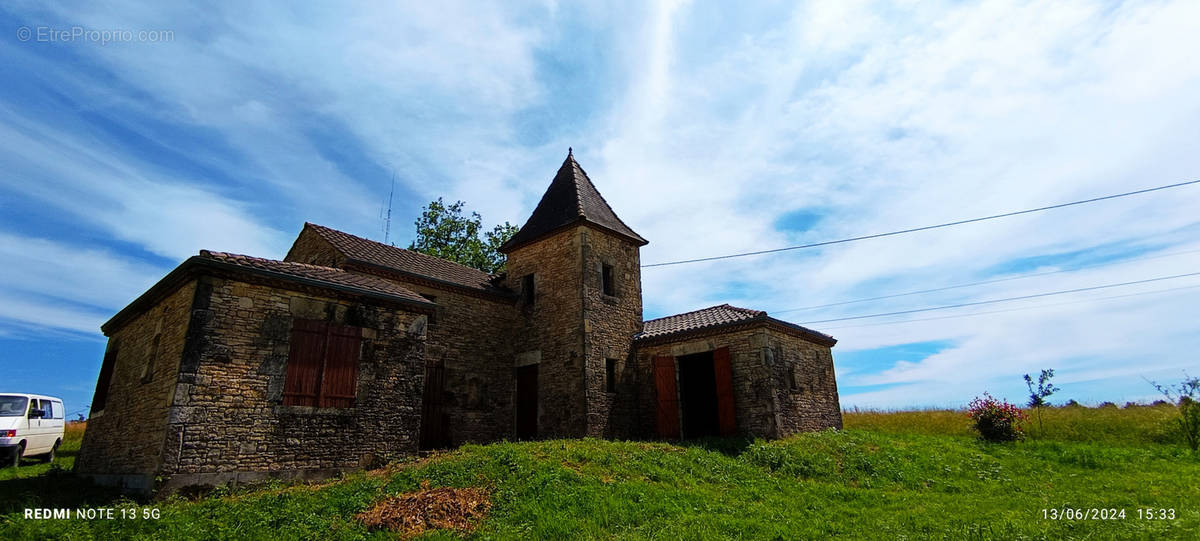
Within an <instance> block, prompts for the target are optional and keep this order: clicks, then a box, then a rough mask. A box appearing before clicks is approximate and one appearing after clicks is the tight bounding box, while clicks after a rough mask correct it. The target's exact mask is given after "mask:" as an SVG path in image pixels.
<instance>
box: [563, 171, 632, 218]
mask: <svg viewBox="0 0 1200 541" xmlns="http://www.w3.org/2000/svg"><path fill="white" fill-rule="evenodd" d="M567 157H568V158H570V159H571V161H572V162H575V166H576V167H578V168H579V172H580V173H582V174H583V178H584V179H586V180H587V182H588V184H591V185H592V191H593V192H596V197H599V198H600V202H601V203H604V206H606V207H608V211H609V212H610V213H611V214H612V216H613V218H616V219H617V222H619V223H620V224H621V225H623V226H625V228H626V229H628V230H630V231H633V228H632V227H629V224H627V223H625V220H622V219H621V216H620V215H618V214H617V211H615V210H613V208H612V205H611V204H609V203H608V199H606V198H605V197H604V194H602V193H600V190H598V189H596V184H595V183H594V182H592V177H589V176H588V174H587V171H586V170H584V168H583V166H582V165H580V164H579V162H578V161H576V160H575V156H573V155H571V153H570V152H567ZM575 191H576V192H578V191H579V184H578V183H576V184H575ZM576 195H577V196H578V197H579V207H580V212H579V213H580V214H581V215H583V216H584V217H585V218H586V217H587V215H586V214H585V213H584V212H583V195H582V194H576Z"/></svg>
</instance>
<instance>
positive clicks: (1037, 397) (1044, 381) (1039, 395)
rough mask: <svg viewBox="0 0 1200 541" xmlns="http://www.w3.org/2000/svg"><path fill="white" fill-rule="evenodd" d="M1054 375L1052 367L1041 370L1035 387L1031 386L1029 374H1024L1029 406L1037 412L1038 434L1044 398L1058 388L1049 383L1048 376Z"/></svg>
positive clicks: (1044, 402)
mask: <svg viewBox="0 0 1200 541" xmlns="http://www.w3.org/2000/svg"><path fill="white" fill-rule="evenodd" d="M1052 377H1054V369H1053V368H1051V369H1048V370H1042V373H1041V375H1039V376H1038V382H1037V389H1034V388H1033V378H1031V377H1029V374H1025V386H1026V387H1029V407H1031V408H1033V411H1034V412H1035V413H1037V420H1038V434H1039V435H1041V432H1042V407H1043V406H1045V405H1046V399H1047V398H1049V397H1050V395H1052V394H1054V391H1058V390H1060V389H1059V388H1058V387H1055V386H1054V385H1053V384H1052V383H1050V378H1052Z"/></svg>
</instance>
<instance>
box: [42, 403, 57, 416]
mask: <svg viewBox="0 0 1200 541" xmlns="http://www.w3.org/2000/svg"><path fill="white" fill-rule="evenodd" d="M42 412H43V413H42V418H43V419H53V418H54V402H51V401H49V400H43V401H42Z"/></svg>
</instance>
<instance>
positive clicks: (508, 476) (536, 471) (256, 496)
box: [0, 410, 1200, 539]
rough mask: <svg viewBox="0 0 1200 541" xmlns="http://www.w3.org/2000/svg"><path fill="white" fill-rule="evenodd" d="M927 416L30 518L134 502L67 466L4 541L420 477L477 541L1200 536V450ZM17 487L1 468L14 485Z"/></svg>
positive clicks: (332, 529)
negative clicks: (1026, 433) (1105, 517)
mask: <svg viewBox="0 0 1200 541" xmlns="http://www.w3.org/2000/svg"><path fill="white" fill-rule="evenodd" d="M1085 411H1096V410H1085ZM1119 411H1124V410H1119ZM1098 413H1106V412H1098ZM872 415H874V414H872ZM892 415H896V414H892ZM906 415H907V414H906ZM922 415H930V414H929V413H928V412H923V413H922ZM959 415H960V416H961V414H959ZM929 418H930V419H931V420H936V419H939V417H938V416H936V415H930V417H929ZM960 418H961V417H960ZM881 419H886V418H880V417H870V418H867V417H858V416H855V415H848V416H847V425H848V426H863V425H865V424H866V423H867V422H868V421H870V422H873V423H875V424H876V425H880V424H882V425H889V424H896V423H899V421H897V422H896V423H892V422H890V421H885V420H881ZM914 419H916V420H914ZM919 419H920V418H919V417H917V418H912V417H910V418H907V420H906V421H905V422H908V423H912V426H911V427H910V428H909V429H908V430H907V431H906V430H902V429H899V428H896V427H895V426H892V427H891V428H888V427H885V426H875V427H873V428H871V429H869V430H868V429H862V428H850V429H848V430H846V431H843V432H833V431H829V432H823V433H816V434H804V435H801V436H798V437H794V438H789V439H787V440H782V441H775V442H746V441H729V440H726V441H710V442H694V443H691V444H689V445H682V446H680V445H670V444H665V443H642V442H608V441H599V440H555V441H543V442H532V443H501V444H493V445H484V446H475V445H471V446H466V447H463V448H461V449H459V450H457V451H454V452H450V453H446V454H443V455H439V456H436V457H434V458H431V459H426V460H422V461H414V462H410V463H404V464H394V465H392V466H390V467H389V468H387V469H384V470H379V471H373V472H366V473H360V474H355V475H350V476H347V477H346V478H344V479H340V480H338V481H336V482H330V483H325V484H321V485H296V486H285V485H282V484H277V485H269V486H266V487H258V488H255V489H252V490H243V491H235V492H222V493H216V494H212V495H210V496H207V497H205V498H203V499H200V500H197V501H184V500H182V499H178V498H177V499H173V500H169V501H166V502H158V503H152V504H148V505H149V506H151V507H155V508H157V509H159V510H160V511H161V514H162V516H161V518H160V519H158V520H145V521H143V520H131V521H96V522H87V521H80V520H68V521H28V520H25V519H22V518H20V516H21V512H22V509H23V507H24V506H27V505H40V506H48V507H55V506H58V505H57V504H58V502H60V501H61V499H62V498H66V499H71V500H72V501H73V502H74V503H75V504H79V503H85V504H87V505H91V506H98V505H127V506H134V505H136V504H134V503H132V502H125V503H120V502H118V503H117V504H114V503H113V500H112V495H111V494H104V493H102V492H90V493H86V492H80V491H79V490H77V488H78V487H75V486H74V485H71V484H70V483H75V481H72V480H71V478H70V477H69V476H60V477H61V478H60V479H57V480H54V479H51V480H50V481H47V482H48V483H54V482H60V483H66V484H65V485H64V487H66V488H67V489H69V490H70V492H72V493H73V494H74V495H71V496H68V495H66V494H61V493H56V492H55V491H53V490H49V491H39V492H38V493H25V494H24V495H23V497H22V498H20V499H21V501H20V503H19V505H17V506H14V505H13V504H14V503H15V502H14V500H13V499H8V500H6V502H5V507H4V508H0V514H4V515H5V517H4V518H3V519H2V522H0V538H5V539H12V538H30V539H43V538H52V537H69V538H76V539H91V538H106V537H108V538H146V539H151V538H196V537H203V538H210V539H244V538H267V537H270V538H274V539H295V538H321V539H363V538H388V537H391V536H392V535H391V534H389V533H387V532H372V531H369V530H367V528H366V527H365V526H364V525H363V524H362V523H361V521H360V520H358V519H356V518H355V515H356V514H358V513H360V512H362V511H364V510H366V509H368V508H370V507H371V506H372V505H373V504H374V503H375V502H377V501H380V500H381V499H384V498H385V497H387V496H391V495H397V494H404V493H411V492H413V491H417V490H419V489H420V488H421V486H422V484H423V483H427V485H426V486H430V487H461V488H465V487H478V488H482V489H484V490H485V491H486V492H487V494H488V497H489V498H490V509H488V511H487V515H486V517H485V518H484V519H483V520H482V521H481V522H479V523H478V525H477V529H476V531H474V532H473V533H471V534H467V535H469V536H475V537H481V538H546V539H561V538H612V537H620V538H633V539H637V538H662V539H681V538H682V539H724V538H746V539H776V538H781V539H792V538H826V537H829V536H843V537H847V538H873V539H895V538H902V537H908V538H913V537H915V538H935V539H940V538H948V539H964V538H965V539H972V538H977V539H995V538H1005V539H1014V538H1026V539H1064V538H1088V539H1138V538H1145V539H1164V538H1166V539H1192V538H1195V535H1196V532H1198V531H1200V507H1198V506H1197V505H1196V502H1200V487H1198V486H1197V484H1196V482H1195V480H1196V479H1200V458H1198V457H1197V456H1196V455H1193V454H1192V453H1191V452H1190V451H1186V450H1184V449H1183V448H1182V447H1181V446H1179V445H1173V444H1164V443H1154V442H1150V443H1137V441H1138V440H1137V438H1130V437H1126V436H1121V437H1116V438H1115V439H1112V440H1111V441H1106V440H1103V439H1101V440H1098V441H1090V442H1079V441H1063V440H1051V439H1048V438H1047V439H1043V440H1031V441H1027V442H1023V443H1016V444H1004V445H988V444H984V443H980V442H977V441H975V440H974V439H973V438H971V437H969V436H965V435H961V434H959V433H958V431H957V429H955V433H953V434H945V433H937V432H938V431H937V430H935V429H933V428H931V426H929V425H925V424H921V423H919V422H917V421H919ZM938 422H939V423H940V422H941V421H938ZM931 424H937V423H933V422H932V421H931ZM944 426H946V427H947V429H949V428H950V427H951V426H952V425H951V424H946V425H944ZM953 426H957V425H953ZM1047 429H1049V424H1048V425H1047ZM922 432H925V433H922ZM1068 439H1069V438H1068ZM23 469H24V468H23ZM22 475H24V473H22ZM42 477H46V476H42ZM51 477H53V476H51ZM13 481H19V480H13V479H5V480H0V493H3V492H5V491H8V490H9V489H10V488H12V487H10V486H9V484H8V483H10V482H13ZM17 488H19V487H17ZM81 494H82V495H81ZM1066 506H1070V507H1078V508H1093V507H1095V508H1101V507H1103V508H1117V509H1124V510H1125V512H1126V518H1125V519H1124V520H1110V521H1098V520H1096V521H1093V520H1086V521H1080V520H1076V521H1067V520H1046V519H1044V518H1043V512H1042V509H1044V508H1062V507H1066ZM1145 507H1153V508H1154V509H1156V510H1157V509H1160V508H1165V509H1174V510H1175V517H1176V518H1175V519H1174V520H1146V519H1139V518H1138V513H1137V508H1145ZM453 537H455V535H453V534H452V533H450V532H446V531H432V532H427V533H426V534H425V538H431V539H442V538H453Z"/></svg>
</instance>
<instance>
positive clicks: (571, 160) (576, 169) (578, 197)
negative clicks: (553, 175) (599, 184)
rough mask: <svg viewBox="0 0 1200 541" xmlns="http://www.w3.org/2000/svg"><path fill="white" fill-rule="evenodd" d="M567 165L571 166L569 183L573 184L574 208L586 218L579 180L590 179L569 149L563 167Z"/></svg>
mask: <svg viewBox="0 0 1200 541" xmlns="http://www.w3.org/2000/svg"><path fill="white" fill-rule="evenodd" d="M567 165H570V167H571V179H572V180H573V181H574V182H572V183H571V184H574V185H575V210H576V211H577V212H579V215H580V216H582V217H584V218H587V212H586V211H585V209H584V208H583V192H582V191H581V187H582V185H581V183H580V181H581V180H585V179H587V180H588V182H591V179H588V176H587V171H584V170H583V166H582V165H579V162H577V161H575V155H574V154H572V153H571V150H570V149H568V150H567V161H566V163H563V166H564V167H566V166H567ZM576 173H578V174H576ZM580 175H583V178H580Z"/></svg>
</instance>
